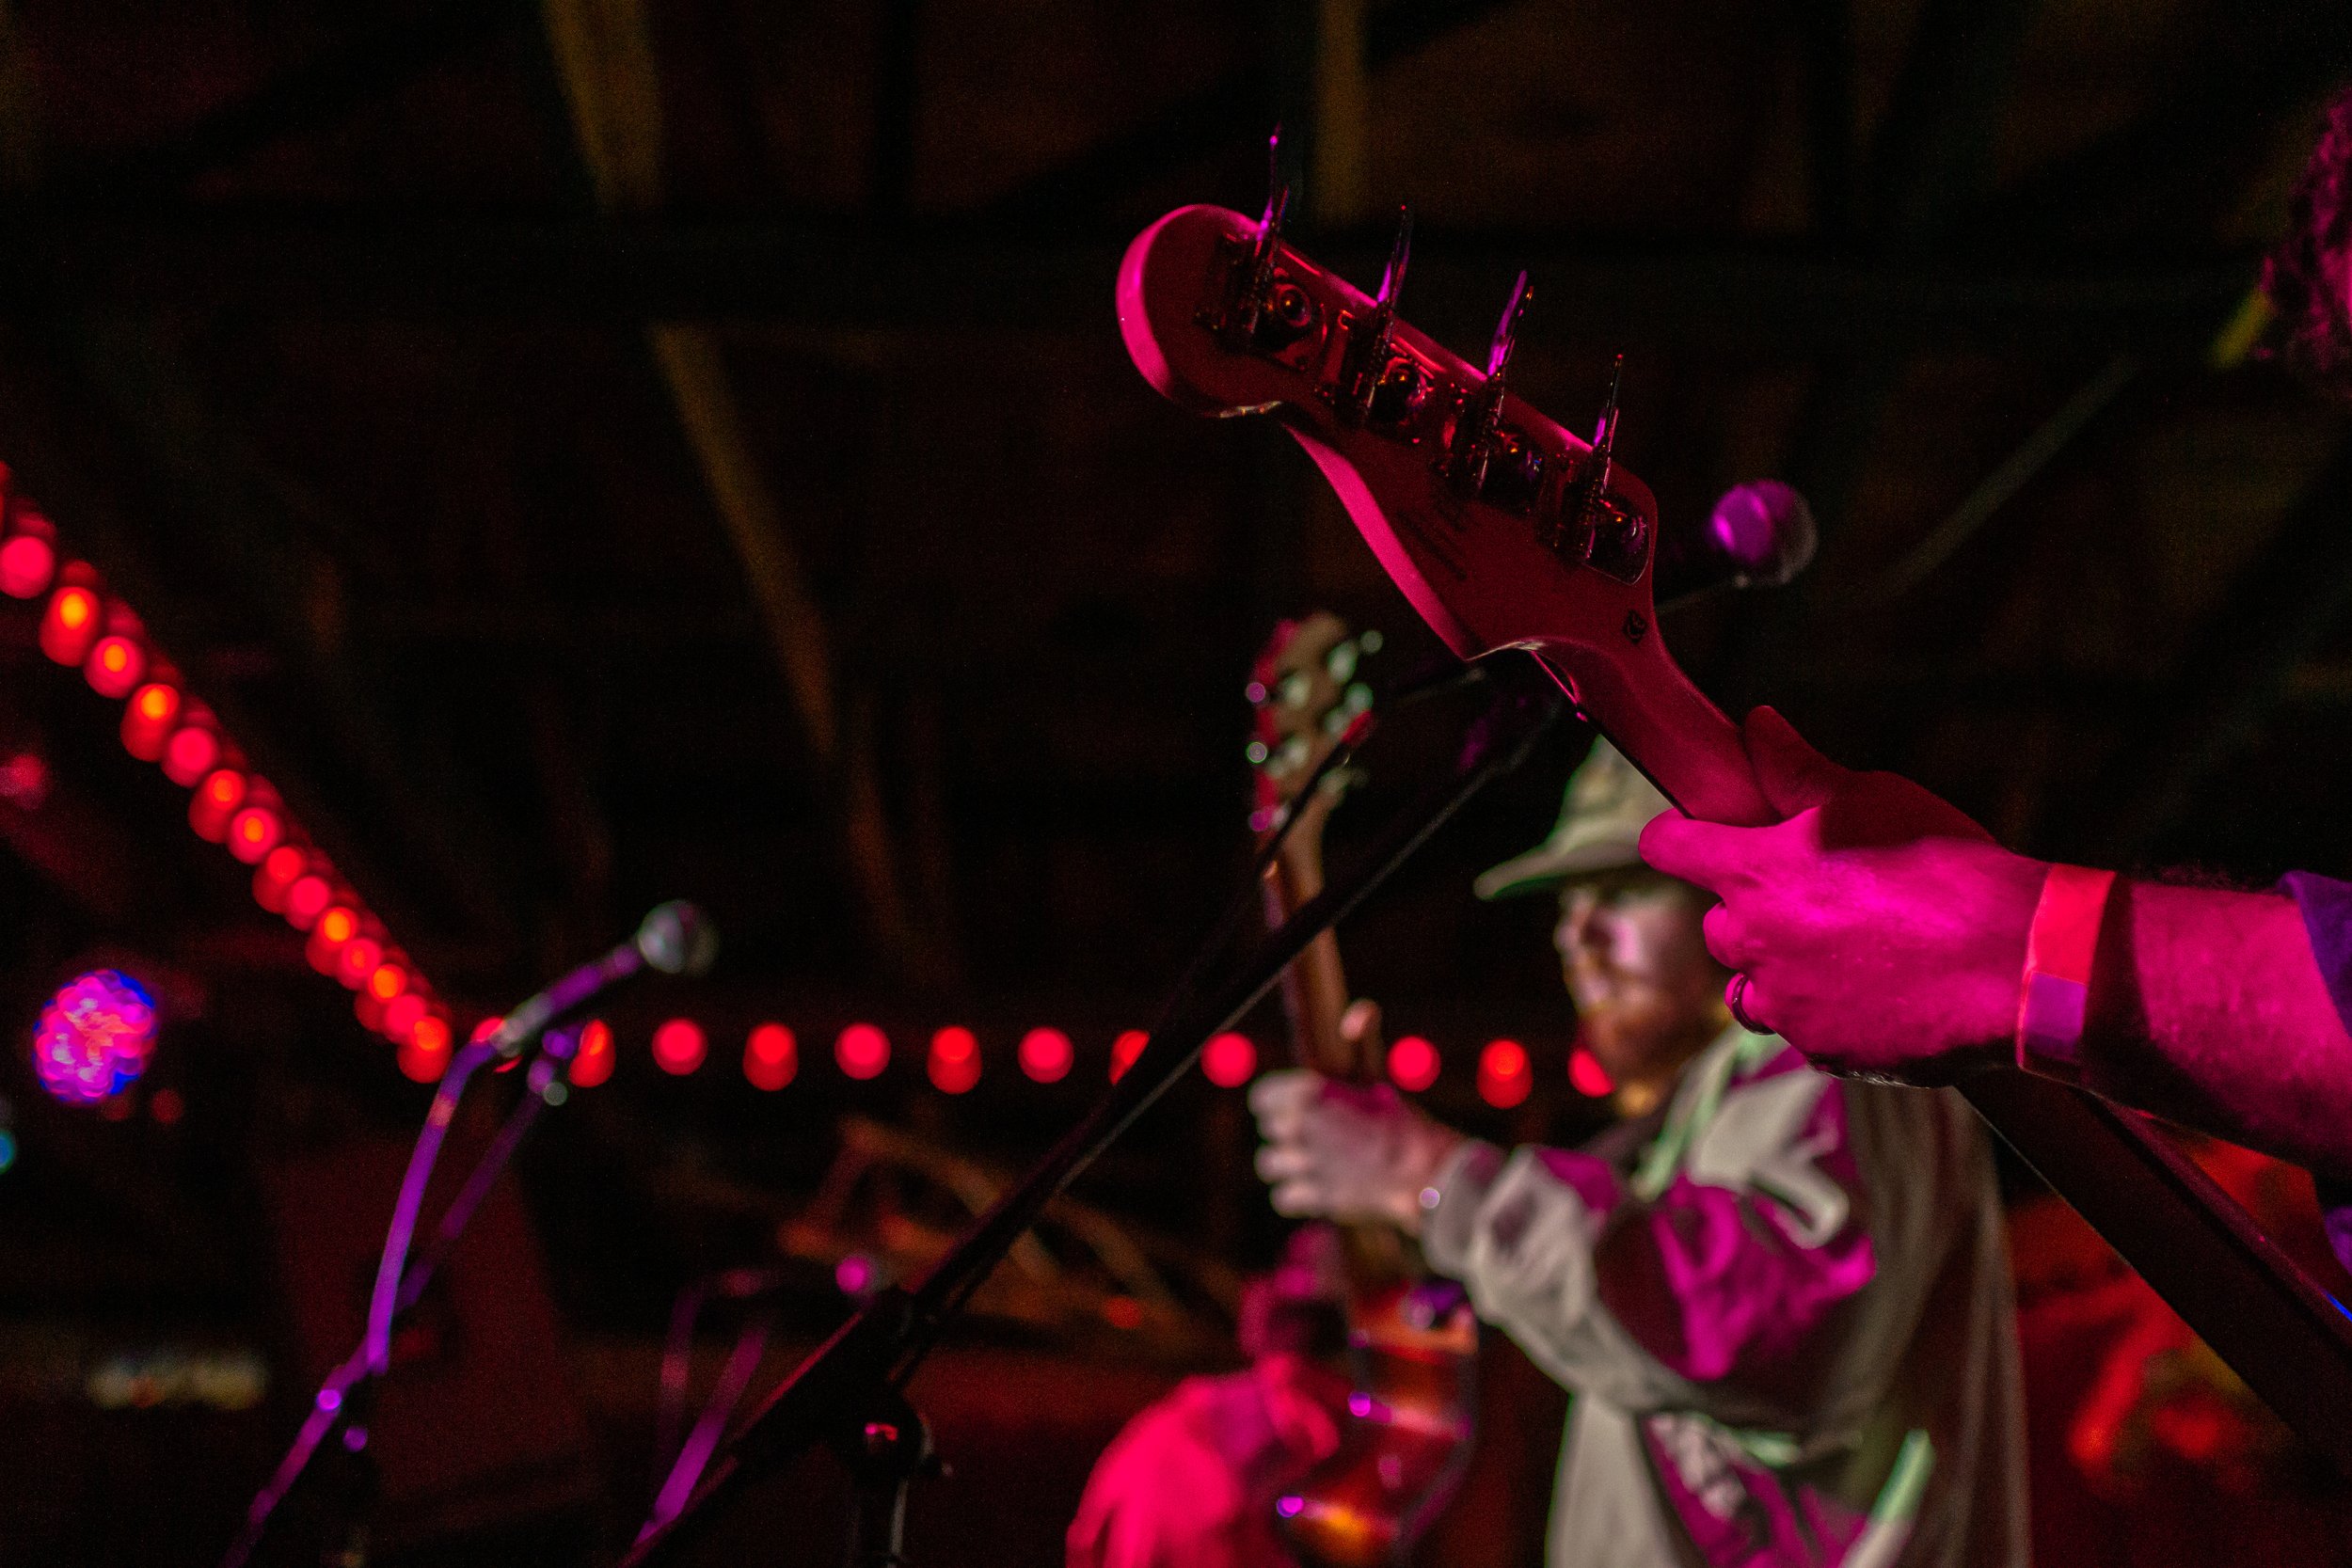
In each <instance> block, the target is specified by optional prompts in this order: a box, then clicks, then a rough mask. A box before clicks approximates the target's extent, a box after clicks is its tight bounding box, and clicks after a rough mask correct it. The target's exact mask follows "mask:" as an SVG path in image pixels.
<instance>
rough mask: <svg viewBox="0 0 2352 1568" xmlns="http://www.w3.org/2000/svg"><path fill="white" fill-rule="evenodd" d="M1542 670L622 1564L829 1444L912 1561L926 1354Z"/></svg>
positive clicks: (660, 1553) (757, 1425)
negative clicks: (1362, 850)
mask: <svg viewBox="0 0 2352 1568" xmlns="http://www.w3.org/2000/svg"><path fill="white" fill-rule="evenodd" d="M1539 670H1540V667H1539V666H1534V663H1533V661H1532V660H1530V661H1526V663H1525V665H1524V666H1522V672H1523V673H1522V672H1514V673H1515V674H1519V675H1520V677H1521V678H1518V679H1514V680H1511V681H1508V682H1505V683H1502V684H1504V690H1503V691H1502V693H1501V694H1500V695H1499V696H1498V697H1497V698H1496V700H1495V702H1494V704H1493V705H1492V706H1491V707H1489V708H1488V709H1487V711H1486V713H1485V714H1484V715H1483V716H1482V717H1481V718H1480V719H1479V720H1478V721H1476V722H1475V723H1473V724H1472V726H1471V727H1470V731H1469V733H1468V734H1467V735H1466V736H1465V737H1464V741H1463V744H1462V747H1461V750H1460V752H1459V753H1458V754H1457V756H1456V758H1455V761H1454V768H1453V769H1452V771H1451V772H1450V773H1448V774H1447V775H1446V776H1445V777H1443V778H1442V779H1438V780H1435V781H1432V783H1431V784H1428V785H1426V786H1424V788H1423V789H1422V792H1421V794H1420V795H1419V796H1418V797H1417V798H1416V799H1415V800H1414V802H1413V804H1412V805H1411V806H1410V807H1408V808H1407V809H1406V810H1405V811H1403V812H1401V813H1399V814H1398V816H1397V817H1396V818H1395V819H1394V820H1392V821H1391V824H1390V825H1389V826H1388V828H1387V829H1385V830H1384V831H1383V832H1382V834H1381V836H1380V838H1379V839H1378V840H1377V841H1376V842H1375V845H1374V847H1373V848H1372V849H1371V851H1370V852H1369V853H1368V854H1367V855H1366V856H1365V857H1364V860H1363V863H1362V864H1360V865H1359V866H1358V867H1356V868H1355V869H1354V870H1353V871H1352V872H1351V874H1350V875H1348V876H1347V877H1345V878H1343V879H1334V880H1333V881H1331V882H1330V883H1329V884H1328V885H1327V886H1326V887H1325V889H1324V891H1323V892H1322V893H1321V894H1319V895H1316V896H1315V897H1314V898H1312V899H1311V900H1309V901H1308V902H1307V903H1306V904H1304V905H1302V906H1301V907H1300V908H1299V909H1298V911H1297V912H1295V914H1293V915H1292V916H1291V918H1290V919H1289V920H1287V921H1285V922H1283V924H1282V925H1281V927H1279V928H1278V929H1276V930H1274V931H1272V932H1270V933H1268V934H1267V935H1266V936H1265V937H1264V938H1263V940H1262V941H1260V942H1258V943H1256V944H1255V946H1254V947H1253V948H1252V950H1251V951H1250V952H1249V954H1248V958H1247V959H1246V960H1245V961H1244V962H1243V963H1241V964H1240V965H1239V966H1238V972H1237V973H1235V974H1232V976H1231V977H1230V978H1228V979H1227V980H1225V981H1224V982H1223V983H1222V984H1220V985H1218V986H1216V988H1215V989H1214V990H1205V991H1204V990H1203V989H1202V988H1201V987H1200V986H1197V985H1188V986H1184V987H1182V988H1180V990H1179V993H1178V995H1177V998H1176V999H1175V1001H1174V1002H1173V1004H1172V1005H1171V1006H1170V1007H1169V1009H1168V1014H1167V1016H1166V1021H1165V1022H1163V1024H1162V1026H1161V1027H1160V1028H1158V1029H1157V1030H1155V1031H1153V1034H1152V1040H1151V1043H1150V1044H1148V1045H1146V1046H1145V1047H1144V1049H1143V1052H1142V1053H1141V1054H1140V1055H1139V1056H1137V1057H1136V1061H1135V1063H1134V1065H1133V1066H1131V1067H1130V1068H1129V1069H1127V1071H1126V1073H1125V1074H1124V1075H1122V1076H1121V1077H1120V1079H1119V1080H1118V1082H1116V1083H1115V1084H1113V1085H1111V1086H1110V1088H1109V1089H1108V1090H1107V1091H1106V1092H1105V1093H1104V1096H1103V1098H1102V1099H1101V1100H1099V1101H1097V1102H1096V1103H1095V1106H1094V1109H1093V1110H1092V1111H1090V1112H1089V1113H1088V1115H1087V1116H1086V1117H1085V1118H1084V1119H1083V1120H1081V1121H1080V1122H1079V1123H1078V1124H1077V1125H1076V1126H1075V1127H1073V1128H1072V1129H1071V1130H1070V1131H1069V1132H1067V1133H1065V1134H1064V1135H1063V1136H1062V1137H1061V1139H1060V1140H1059V1141H1058V1142H1057V1143H1056V1144H1055V1146H1054V1147H1053V1148H1052V1149H1051V1150H1049V1151H1048V1152H1047V1153H1046V1155H1045V1157H1044V1158H1043V1159H1041V1161H1039V1162H1038V1164H1037V1165H1036V1166H1035V1167H1033V1168H1032V1169H1031V1170H1030V1172H1029V1173H1028V1175H1027V1176H1026V1177H1025V1178H1024V1179H1023V1180H1022V1181H1021V1183H1020V1185H1018V1186H1017V1187H1015V1188H1013V1189H1012V1190H1011V1191H1010V1192H1009V1193H1007V1194H1006V1195H1005V1196H1004V1197H1002V1198H1001V1199H999V1200H998V1201H997V1203H996V1205H995V1207H994V1208H993V1209H991V1210H990V1211H989V1212H987V1213H985V1214H983V1215H982V1216H981V1217H980V1218H979V1220H978V1221H977V1223H976V1224H975V1225H974V1227H973V1228H972V1229H971V1230H970V1231H969V1232H968V1233H967V1234H966V1235H965V1237H964V1239H963V1240H962V1241H961V1243H958V1245H957V1247H956V1249H955V1250H954V1251H953V1252H951V1253H950V1254H948V1256H947V1257H946V1258H945V1259H942V1260H941V1261H940V1263H939V1265H938V1266H937V1267H936V1268H935V1269H933V1270H932V1271H931V1273H930V1275H929V1276H928V1277H927V1278H925V1279H924V1281H923V1283H922V1284H921V1285H920V1286H919V1287H918V1288H916V1289H915V1290H914V1291H912V1292H910V1291H903V1290H898V1289H895V1288H894V1289H891V1290H887V1291H882V1292H881V1293H879V1294H877V1295H876V1296H875V1297H873V1298H872V1299H871V1300H870V1301H869V1302H867V1304H866V1306H865V1307H863V1308H861V1309H860V1310H859V1311H858V1312H857V1313H856V1315H855V1316H853V1317H851V1318H850V1320H849V1321H848V1322H847V1323H843V1324H842V1325H841V1327H840V1328H838V1329H836V1330H834V1333H833V1335H832V1336H831V1337H830V1338H827V1339H826V1340H825V1342H824V1343H823V1344H822V1345H820V1346H818V1349H817V1350H816V1351H815V1352H813V1353H812V1354H810V1355H809V1357H808V1358H807V1359H806V1360H805V1361H803V1363H802V1364H801V1366H800V1367H799V1369H798V1370H795V1371H794V1372H793V1373H792V1374H791V1375H790V1376H789V1377H787V1379H785V1381H784V1382H783V1383H782V1384H781V1385H779V1386H777V1388H776V1389H775V1391H774V1392H773V1393H771V1394H770V1395H769V1397H768V1399H767V1401H766V1402H764V1403H763V1404H762V1406H761V1407H760V1409H759V1411H758V1413H757V1414H755V1416H754V1417H753V1418H751V1420H750V1421H749V1422H748V1423H747V1424H746V1425H745V1427H744V1428H743V1430H742V1431H741V1432H740V1433H739V1434H738V1435H737V1436H736V1437H735V1439H734V1440H733V1441H732V1442H731V1443H729V1444H728V1445H727V1447H726V1449H724V1450H723V1452H722V1453H721V1454H720V1455H719V1456H718V1457H717V1458H716V1459H715V1460H714V1461H713V1462H712V1464H711V1465H710V1466H709V1468H708V1470H707V1473H706V1474H705V1476H704V1478H703V1480H702V1481H701V1483H700V1484H699V1485H698V1486H697V1487H696V1488H695V1489H694V1491H693V1493H692V1494H691V1497H688V1498H687V1499H686V1500H685V1502H684V1504H683V1506H682V1507H680V1508H679V1509H678V1510H677V1512H676V1513H675V1515H674V1516H673V1517H671V1518H669V1519H668V1520H667V1521H666V1522H660V1521H657V1522H649V1523H648V1524H647V1526H646V1528H645V1529H644V1533H643V1534H641V1535H640V1536H639V1537H638V1540H637V1544H636V1545H635V1546H634V1547H633V1548H631V1550H630V1551H629V1553H628V1556H627V1557H625V1558H624V1559H623V1560H622V1563H621V1568H657V1565H659V1564H668V1563H675V1562H677V1561H679V1560H680V1554H682V1553H684V1552H685V1551H687V1550H689V1549H690V1548H691V1546H692V1545H693V1544H695V1543H696V1542H698V1541H700V1540H701V1539H703V1538H704V1537H705V1536H706V1535H707V1532H708V1531H709V1529H710V1528H712V1527H713V1526H714V1525H715V1524H716V1523H717V1522H718V1516H719V1514H720V1513H721V1512H722V1511H723V1509H724V1508H725V1507H727V1506H728V1505H730V1504H731V1503H732V1502H733V1501H734V1499H736V1498H737V1497H739V1496H740V1495H741V1494H742V1493H743V1491H744V1489H745V1488H746V1487H748V1486H750V1485H751V1484H752V1483H754V1482H755V1481H759V1480H761V1479H763V1478H765V1477H767V1476H771V1475H772V1474H774V1473H775V1472H777V1471H778V1470H781V1469H782V1468H784V1467H785V1466H786V1465H788V1464H789V1463H791V1462H792V1461H793V1460H795V1459H797V1458H798V1457H799V1456H800V1455H801V1454H803V1453H804V1452H806V1451H807V1450H808V1449H811V1448H814V1447H815V1446H817V1445H818V1444H819V1443H825V1444H828V1445H829V1446H831V1447H832V1448H833V1449H834V1452H835V1453H836V1454H838V1455H839V1456H840V1457H841V1459H842V1461H843V1463H844V1464H845V1465H846V1466H847V1467H848V1469H849V1471H850V1478H851V1481H852V1484H853V1487H854V1489H855V1493H856V1497H857V1507H856V1513H855V1522H854V1524H853V1526H852V1532H851V1544H850V1562H852V1563H854V1564H859V1565H861V1568H866V1565H870V1568H898V1565H902V1564H903V1563H904V1562H905V1560H906V1558H905V1552H904V1527H905V1519H906V1494H907V1487H908V1484H909V1482H911V1481H913V1480H914V1477H915V1476H916V1475H918V1474H920V1473H921V1472H922V1471H923V1469H924V1467H925V1466H926V1465H928V1464H929V1463H930V1458H931V1448H930V1432H929V1429H928V1428H927V1427H926V1426H925V1424H924V1422H923V1419H922V1418H921V1416H920V1415H919V1414H918V1413H917V1412H916V1411H915V1409H914V1406H913V1405H912V1404H911V1403H909V1402H908V1400H907V1397H906V1395H905V1392H904V1389H905V1387H906V1385H907V1383H908V1381H909V1380H910V1379H911V1378H912V1377H913V1376H914V1372H915V1370H916V1369H917V1368H919V1367H920V1366H921V1364H922V1362H923V1359H924V1357H925V1356H927V1355H928V1354H930V1352H931V1350H932V1349H934V1348H935V1347H936V1346H937V1344H938V1342H939V1339H940V1337H941V1336H942V1334H943V1333H945V1331H946V1328H947V1327H948V1325H949V1324H950V1323H952V1322H953V1321H954V1320H955V1318H956V1316H957V1314H958V1313H959V1312H961V1310H962V1308H963V1307H964V1306H965V1305H966V1304H967V1303H968V1302H969V1301H970V1299H971V1297H972V1294H973V1292H974V1291H977V1289H978V1288H979V1286H980V1284H981V1282H982V1281H984V1280H985V1279H986V1278H987V1277H988V1275H989V1274H990V1272H991V1271H992V1270H993V1269H994V1268H995V1267H996V1265H997V1264H998V1263H999V1262H1000V1261H1002V1260H1003V1259H1004V1257H1005V1255H1006V1254H1007V1253H1008V1252H1009V1251H1010V1250H1011V1248H1012V1244H1013V1243H1014V1242H1016V1241H1018V1240H1019V1239H1020V1237H1021V1235H1022V1234H1023V1233H1024V1232H1025V1231H1026V1230H1027V1229H1028V1228H1029V1227H1031V1226H1032V1225H1033V1224H1035V1223H1036V1221H1037V1219H1038V1217H1039V1216H1040V1214H1041V1213H1042V1212H1043V1211H1044V1209H1045V1207H1046V1205H1047V1204H1048V1203H1050V1202H1052V1201H1053V1200H1054V1199H1055V1198H1056V1197H1057V1196H1060V1195H1061V1194H1062V1192H1063V1191H1064V1190H1065V1189H1067V1188H1068V1187H1069V1185H1070V1183H1071V1182H1072V1181H1073V1180H1075V1179H1076V1178H1077V1176H1078V1174H1079V1173H1080V1172H1081V1171H1083V1170H1085V1169H1086V1167H1087V1166H1088V1165H1089V1164H1092V1163H1093V1161H1094V1160H1095V1159H1096V1157H1098V1156H1099V1155H1101V1154H1102V1153H1103V1151H1104V1149H1105V1148H1109V1147H1110V1145H1111V1144H1112V1143H1113V1142H1114V1141H1115V1140H1116V1139H1118V1138H1119V1136H1120V1134H1121V1133H1123V1132H1126V1131H1127V1129H1128V1128H1129V1127H1131V1126H1132V1125H1134V1123H1135V1121H1136V1118H1137V1117H1140V1116H1142V1114H1143V1113H1144V1112H1145V1111H1146V1110H1147V1109H1149V1108H1150V1107H1151V1106H1152V1103H1153V1102H1154V1101H1157V1100H1158V1099H1159V1098H1160V1096H1161V1095H1163V1094H1164V1093H1166V1092H1167V1091H1168V1088H1169V1087H1170V1086H1172V1085H1174V1084H1175V1082H1176V1081H1177V1079H1178V1078H1180V1077H1182V1076H1183V1075H1184V1072H1185V1071H1186V1070H1187V1069H1189V1068H1190V1067H1191V1066H1192V1063H1193V1061H1194V1059H1195V1058H1197V1057H1198V1056H1199V1055H1200V1050H1201V1048H1202V1046H1203V1045H1204V1044H1206V1043H1207V1041H1208V1039H1209V1037H1211V1036H1212V1035H1215V1034H1216V1033H1217V1032H1218V1031H1220V1030H1222V1029H1225V1028H1227V1027H1229V1026H1230V1025H1231V1024H1232V1022H1234V1021H1235V1020H1237V1019H1239V1018H1240V1017H1241V1016H1242V1014H1244V1013H1246V1012H1247V1011H1248V1009H1249V1008H1250V1007H1251V1006H1254V1005H1255V1004H1256V1003H1257V1002H1258V1000H1259V999H1260V998H1261V997H1263V996H1264V995H1265V993H1266V992H1267V991H1268V990H1272V989H1273V988H1274V986H1275V984H1276V983H1277V982H1278V981H1279V979H1280V978H1281V975H1282V972H1283V971H1284V970H1286V969H1288V968H1289V967H1290V965H1291V962H1292V960H1293V959H1295V958H1297V957H1298V955H1299V954H1300V953H1302V952H1304V951H1305V950H1306V948H1307V945H1308V944H1309V943H1310V942H1312V941H1313V940H1314V939H1315V938H1316V937H1317V936H1319V935H1321V934H1322V933H1323V932H1324V931H1326V930H1327V929H1329V928H1330V927H1332V926H1334V925H1336V924H1337V923H1338V922H1339V921H1341V920H1342V919H1343V918H1345V917H1346V916H1347V915H1348V914H1349V913H1351V912H1352V911H1354V910H1355V909H1356V908H1357V906H1358V905H1359V904H1361V903H1362V902H1363V901H1364V899H1365V898H1366V897H1368V896H1369V895H1371V894H1372V892H1373V891H1374V890H1375V888H1377V887H1378V886H1379V885H1380V884H1381V883H1382V882H1383V881H1384V880H1386V879H1387V878H1388V877H1389V876H1390V875H1391V873H1392V872H1394V871H1395V870H1396V869H1397V867H1398V866H1400V865H1402V864H1403V863H1405V862H1406V860H1407V859H1408V858H1410V856H1411V855H1412V854H1413V853H1414V851H1415V850H1417V849H1419V848H1420V847H1422V844H1424V843H1426V842H1427V841H1428V839H1429V837H1430V835H1431V834H1433V833H1435V832H1437V830H1438V828H1439V827H1441V826H1442V825H1444V823H1445V822H1446V821H1447V820H1448V819H1449V818H1450V817H1452V816H1453V815H1454V813H1455V812H1456V811H1457V810H1459V809H1460V808H1461V806H1462V805H1463V804H1464V803H1465V802H1466V801H1468V800H1470V797H1471V796H1473V795H1475V794H1476V793H1477V792H1478V791H1479V790H1480V789H1481V788H1483V787H1484V786H1485V785H1486V784H1489V783H1491V782H1492V781H1493V780H1494V779H1496V778H1498V777H1500V776H1501V775H1502V774H1503V773H1505V772H1508V771H1509V770H1510V769H1511V768H1514V767H1516V766H1518V763H1519V762H1521V761H1522V760H1523V759H1524V758H1525V757H1526V756H1527V754H1528V753H1529V752H1530V751H1532V750H1533V748H1534V743H1535V741H1536V740H1537V739H1538V738H1539V737H1540V736H1542V734H1543V733H1544V731H1545V730H1546V729H1547V728H1548V727H1549V724H1550V722H1551V721H1553V720H1554V719H1555V718H1556V717H1557V716H1558V714H1559V712H1560V709H1561V707H1562V706H1563V702H1562V698H1561V693H1560V691H1559V689H1558V688H1557V685H1556V683H1555V682H1554V681H1553V679H1552V677H1551V676H1550V675H1549V673H1541V674H1537V673H1536V672H1537V671H1539ZM1222 934H1223V933H1222V930H1220V933H1219V935H1220V936H1221V935H1222ZM1201 967H1205V965H1201V966H1196V972H1197V969H1198V968H1201Z"/></svg>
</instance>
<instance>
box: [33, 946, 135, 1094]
mask: <svg viewBox="0 0 2352 1568" xmlns="http://www.w3.org/2000/svg"><path fill="white" fill-rule="evenodd" d="M154 1050H155V999H154V998H153V997H152V996H150V995H149V994H148V992H147V988H146V987H144V986H142V985H140V984H139V983H138V982H137V981H136V980H134V979H132V978H131V977H130V976H129V975H127V974H123V973H122V972H121V971H119V970H114V969H93V970H91V971H90V972H89V973H88V974H82V975H78V976H76V977H75V978H74V979H72V980H71V981H69V982H67V983H66V985H64V986H63V987H62V988H60V989H59V990H58V991H57V994H56V995H55V996H53V997H51V998H50V999H49V1006H46V1007H43V1008H42V1009H41V1010H40V1023H39V1024H37V1025H36V1026H35V1028H34V1032H33V1070H34V1071H35V1072H36V1073H38V1074H39V1075H40V1086H41V1087H42V1088H44V1089H47V1090H48V1091H49V1092H50V1093H51V1094H53V1095H55V1096H56V1097H57V1098H58V1099H59V1100H62V1101H65V1102H66V1103H67V1104H69V1105H95V1104H97V1103H99V1102H100V1101H105V1100H110V1099H112V1098H113V1097H114V1096H116V1095H118V1094H119V1093H121V1092H122V1091H123V1090H124V1089H125V1088H127V1087H129V1086H130V1085H131V1084H132V1083H133V1082H134V1081H135V1080H136V1079H137V1077H138V1075H139V1074H140V1073H142V1072H144V1071H146V1070H147V1058H148V1057H149V1056H150V1055H151V1054H152V1053H154Z"/></svg>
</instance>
